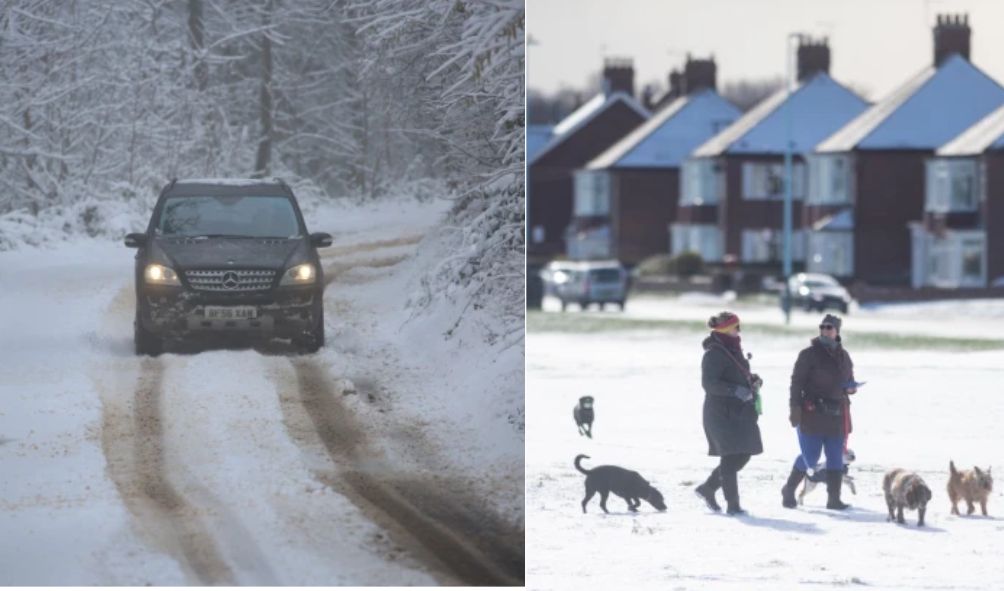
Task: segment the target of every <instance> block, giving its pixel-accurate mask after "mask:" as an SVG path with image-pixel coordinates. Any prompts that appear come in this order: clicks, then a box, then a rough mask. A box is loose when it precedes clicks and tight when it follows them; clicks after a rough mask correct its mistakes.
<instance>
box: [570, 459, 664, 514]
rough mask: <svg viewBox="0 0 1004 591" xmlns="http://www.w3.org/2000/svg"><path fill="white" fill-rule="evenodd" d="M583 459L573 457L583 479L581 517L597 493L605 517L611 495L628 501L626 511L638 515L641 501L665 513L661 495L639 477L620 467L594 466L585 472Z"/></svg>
mask: <svg viewBox="0 0 1004 591" xmlns="http://www.w3.org/2000/svg"><path fill="white" fill-rule="evenodd" d="M584 459H585V460H588V459H589V456H586V455H582V454H579V455H577V456H575V469H576V470H578V471H579V472H582V473H583V474H585V475H586V497H585V498H584V499H582V512H583V513H585V512H586V504H587V503H589V500H590V499H592V498H593V495H594V494H596V493H600V508H601V509H603V512H604V513H609V511H607V497H608V496H609V495H610V493H614V494H615V495H617V496H619V497H621V498H623V499H624V500H625V501H627V506H628V511H630V512H632V513H637V512H638V506H639V505H641V502H642V500H645V501H647V502H648V504H649V505H652V506H653V507H655V508H656V509H658V510H659V511H665V510H666V502H665V501H664V500H663V498H662V493H660V492H659V491H658V490H656V489H655V487H653V486H652V485H651V484H649V482H648V481H647V480H645V479H644V478H642V477H641V474H639V473H637V472H635V471H633V470H627V469H625V468H621V467H620V466H597V467H595V468H593V469H592V470H586V469H585V468H583V467H582V466H581V465H580V464H579V462H581V461H582V460H584Z"/></svg>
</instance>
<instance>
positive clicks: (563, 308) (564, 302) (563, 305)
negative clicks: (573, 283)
mask: <svg viewBox="0 0 1004 591" xmlns="http://www.w3.org/2000/svg"><path fill="white" fill-rule="evenodd" d="M567 309H568V302H566V301H565V300H561V311H562V312H564V311H566V310H567Z"/></svg>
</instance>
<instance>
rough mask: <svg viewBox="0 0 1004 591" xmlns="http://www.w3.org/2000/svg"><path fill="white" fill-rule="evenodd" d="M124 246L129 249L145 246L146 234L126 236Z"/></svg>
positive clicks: (137, 233) (134, 233) (139, 233)
mask: <svg viewBox="0 0 1004 591" xmlns="http://www.w3.org/2000/svg"><path fill="white" fill-rule="evenodd" d="M125 245H126V246H128V247H129V248H140V247H143V246H146V234H144V233H142V232H133V233H132V234H126V237H125Z"/></svg>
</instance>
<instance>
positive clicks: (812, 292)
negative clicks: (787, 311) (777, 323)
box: [788, 273, 851, 314]
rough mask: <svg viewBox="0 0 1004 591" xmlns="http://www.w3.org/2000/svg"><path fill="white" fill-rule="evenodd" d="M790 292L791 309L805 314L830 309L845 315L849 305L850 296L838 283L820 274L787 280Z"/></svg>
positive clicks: (803, 275)
mask: <svg viewBox="0 0 1004 591" xmlns="http://www.w3.org/2000/svg"><path fill="white" fill-rule="evenodd" d="M788 287H789V289H790V290H791V307H792V308H803V309H805V310H806V311H807V312H811V311H813V310H818V311H820V312H822V311H824V310H827V309H830V310H839V311H840V312H842V313H844V314H846V313H847V311H848V309H849V308H850V305H851V294H850V293H849V292H848V291H847V289H846V288H845V287H844V286H842V285H840V282H839V281H837V280H836V279H834V278H833V277H831V276H829V275H823V274H822V273H798V274H796V275H792V276H791V278H790V279H788Z"/></svg>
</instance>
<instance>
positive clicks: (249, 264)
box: [125, 179, 331, 355]
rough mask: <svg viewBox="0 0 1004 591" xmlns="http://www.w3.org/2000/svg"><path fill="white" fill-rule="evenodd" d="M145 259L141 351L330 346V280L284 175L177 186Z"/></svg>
mask: <svg viewBox="0 0 1004 591" xmlns="http://www.w3.org/2000/svg"><path fill="white" fill-rule="evenodd" d="M125 244H126V246H129V247H132V248H138V249H139V250H138V251H137V253H136V321H135V324H134V326H135V342H136V353H137V354H140V355H157V354H159V353H160V352H161V351H162V350H163V347H164V342H165V341H166V340H183V339H192V338H198V337H211V336H231V337H233V336H236V337H244V338H246V339H269V338H273V337H277V338H285V339H291V340H292V341H293V343H294V344H295V345H297V346H299V347H301V348H303V349H305V350H307V351H309V352H314V351H317V350H318V349H319V348H320V347H322V346H323V345H324V307H323V302H322V295H323V293H324V276H323V272H322V269H321V264H320V260H319V259H318V256H317V248H318V247H323V246H330V245H331V235H330V234H326V233H323V232H318V233H314V234H307V228H306V226H305V225H304V223H303V214H301V213H300V207H299V206H298V205H297V203H296V197H294V196H293V191H292V190H290V188H289V186H287V185H286V183H284V182H282V181H281V180H278V179H251V180H244V179H195V180H174V181H171V184H169V185H168V186H167V187H165V188H164V190H163V191H161V193H160V198H159V199H157V204H156V205H155V206H154V209H153V216H152V217H151V218H150V225H149V227H148V228H147V231H146V233H143V234H129V235H127V236H126V237H125Z"/></svg>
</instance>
